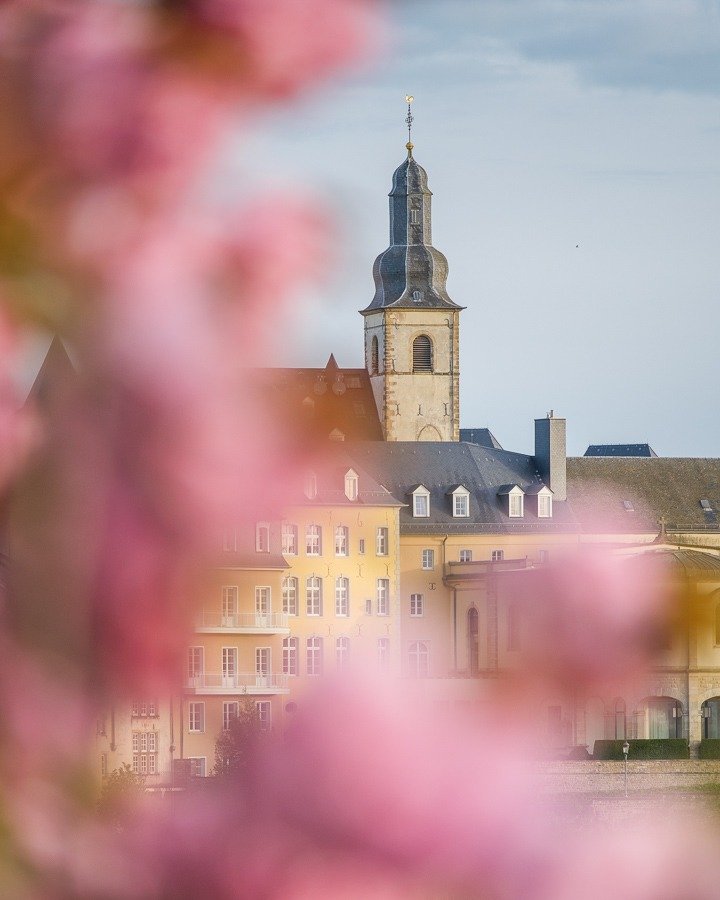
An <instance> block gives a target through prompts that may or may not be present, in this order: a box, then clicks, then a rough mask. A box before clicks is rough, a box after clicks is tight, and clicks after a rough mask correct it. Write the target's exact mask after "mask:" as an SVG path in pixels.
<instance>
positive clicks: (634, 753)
mask: <svg viewBox="0 0 720 900" xmlns="http://www.w3.org/2000/svg"><path fill="white" fill-rule="evenodd" d="M623 743H624V741H595V746H594V747H593V759H619V760H622V759H624V757H623V752H622V745H623ZM628 744H630V751H629V753H628V759H630V760H633V759H688V758H689V757H690V747H689V744H688V742H687V741H686V740H683V739H682V738H650V739H649V740H635V741H628ZM718 744H720V741H718Z"/></svg>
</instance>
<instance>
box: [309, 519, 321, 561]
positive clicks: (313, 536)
mask: <svg viewBox="0 0 720 900" xmlns="http://www.w3.org/2000/svg"><path fill="white" fill-rule="evenodd" d="M305 553H306V554H307V555H308V556H321V555H322V528H321V527H320V526H319V525H308V526H307V528H306V529H305Z"/></svg>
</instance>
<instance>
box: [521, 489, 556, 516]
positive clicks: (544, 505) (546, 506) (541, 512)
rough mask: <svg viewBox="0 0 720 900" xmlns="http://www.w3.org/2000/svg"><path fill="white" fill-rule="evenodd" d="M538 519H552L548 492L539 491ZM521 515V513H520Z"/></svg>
mask: <svg viewBox="0 0 720 900" xmlns="http://www.w3.org/2000/svg"><path fill="white" fill-rule="evenodd" d="M537 502H538V513H537V514H538V519H550V518H551V517H552V494H551V493H550V491H548V492H547V493H545V491H541V492H540V493H539V494H538V498H537ZM521 515H522V513H521Z"/></svg>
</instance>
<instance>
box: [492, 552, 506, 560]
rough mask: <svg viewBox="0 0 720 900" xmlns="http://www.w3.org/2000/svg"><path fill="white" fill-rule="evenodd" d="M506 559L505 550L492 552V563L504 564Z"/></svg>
mask: <svg viewBox="0 0 720 900" xmlns="http://www.w3.org/2000/svg"><path fill="white" fill-rule="evenodd" d="M504 559H505V551H504V550H492V551H491V552H490V561H491V562H502V561H503V560H504Z"/></svg>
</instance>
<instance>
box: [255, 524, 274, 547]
mask: <svg viewBox="0 0 720 900" xmlns="http://www.w3.org/2000/svg"><path fill="white" fill-rule="evenodd" d="M255 550H256V552H257V553H269V552H270V526H269V525H268V523H267V522H258V523H257V525H256V526H255Z"/></svg>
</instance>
